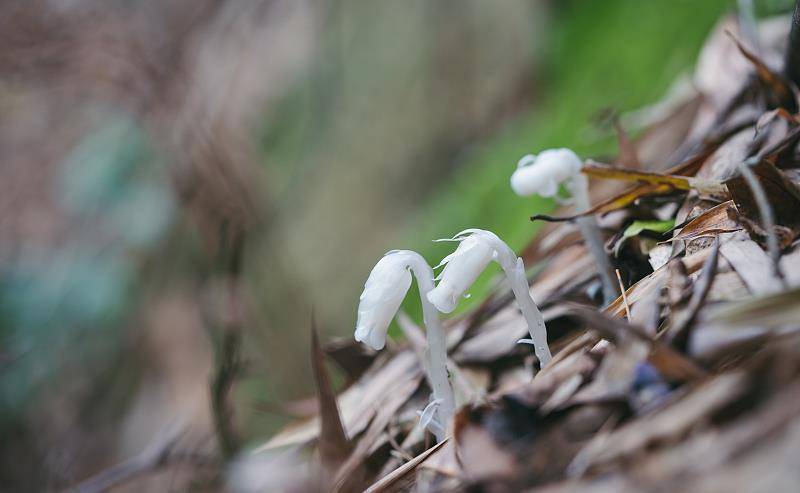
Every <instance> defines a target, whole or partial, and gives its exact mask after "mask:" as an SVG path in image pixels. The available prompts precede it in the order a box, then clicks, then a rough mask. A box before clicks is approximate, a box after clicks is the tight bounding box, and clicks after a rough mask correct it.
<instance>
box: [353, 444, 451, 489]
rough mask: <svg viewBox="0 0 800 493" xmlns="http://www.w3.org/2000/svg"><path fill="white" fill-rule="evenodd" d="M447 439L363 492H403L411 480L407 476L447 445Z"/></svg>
mask: <svg viewBox="0 0 800 493" xmlns="http://www.w3.org/2000/svg"><path fill="white" fill-rule="evenodd" d="M448 440H450V439H449V438H445V439H444V440H442V441H441V442H439V443H437V444H436V445H434V446H433V447H431V448H429V449H428V450H426V451H424V452H422V453H421V454H419V455H418V456H416V457H414V458H413V459H411V460H410V461H408V462H406V463H405V464H403V465H402V466H400V467H398V468H397V469H395V470H394V471H392V472H391V473H389V474H387V475H386V476H384V477H382V478H381V479H379V480H378V481H376V482H375V483H373V484H372V486H370V487H369V488H367V489H366V490H364V493H393V492H396V491H405V490H406V488H405V486H407V484H406V483H408V482H409V481H410V480H411V478H409V476H410V475H411V474H412V473H413V472H414V471H415V470H416V469H417V467H419V466H420V465H421V464H422V463H423V462H425V460H427V459H428V458H429V457H431V456H432V455H433V454H435V453H436V452H438V451H439V449H441V448H442V447H443V446H444V444H446V443H448Z"/></svg>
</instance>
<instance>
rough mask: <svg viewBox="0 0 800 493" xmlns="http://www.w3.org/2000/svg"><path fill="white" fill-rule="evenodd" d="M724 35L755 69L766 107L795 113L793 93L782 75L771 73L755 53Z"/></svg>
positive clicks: (728, 33)
mask: <svg viewBox="0 0 800 493" xmlns="http://www.w3.org/2000/svg"><path fill="white" fill-rule="evenodd" d="M725 33H726V34H727V35H728V37H730V38H731V39H732V40H733V42H734V43H736V47H737V48H739V51H740V52H741V53H742V55H744V57H745V58H747V60H749V61H750V63H752V64H753V67H754V68H755V69H756V76H757V77H758V80H759V81H760V82H761V83H762V84H763V86H764V89H765V92H766V97H767V105H768V107H769V108H778V107H784V108H786V109H787V110H789V111H791V112H793V113H794V112H796V111H797V100H796V99H795V95H794V91H793V90H792V87H791V85H790V84H789V82H788V81H787V80H786V79H785V78H784V77H783V76H782V75H780V74H777V73H775V72H773V70H772V69H771V68H769V67H768V66H767V64H766V63H764V62H763V61H762V60H761V59H760V58H759V57H758V56H756V54H755V53H752V52H751V51H750V50H748V49H747V48H745V47H744V45H742V43H740V42H739V40H738V39H736V36H734V35H733V34H732V33H731V32H730V31H726V32H725Z"/></svg>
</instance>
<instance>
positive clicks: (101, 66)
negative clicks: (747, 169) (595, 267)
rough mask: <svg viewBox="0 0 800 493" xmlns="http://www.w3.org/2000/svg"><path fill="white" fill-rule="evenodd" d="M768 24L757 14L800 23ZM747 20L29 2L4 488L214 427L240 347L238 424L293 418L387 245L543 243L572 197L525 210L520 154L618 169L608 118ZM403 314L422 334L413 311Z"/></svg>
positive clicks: (693, 7)
mask: <svg viewBox="0 0 800 493" xmlns="http://www.w3.org/2000/svg"><path fill="white" fill-rule="evenodd" d="M755 3H756V7H757V12H758V14H759V16H767V15H774V14H779V13H785V12H786V11H788V9H789V8H790V6H791V4H792V2H790V1H789V0H785V1H784V0H765V1H757V2H755ZM735 8H736V2H735V1H733V0H552V1H546V0H528V1H523V0H498V1H493V2H487V1H483V0H459V1H456V0H442V1H435V2H434V1H423V0H412V1H405V2H391V1H359V0H335V1H330V2H314V1H310V0H307V1H306V0H298V1H295V2H268V1H259V0H248V1H246V2H233V1H230V2H214V1H211V0H202V1H190V0H173V1H170V2H158V1H155V0H152V1H149V0H142V1H138V2H101V1H94V0H75V1H72V2H67V3H63V4H60V3H58V2H47V1H37V2H21V1H20V2H11V4H10V6H9V9H8V15H6V16H5V19H3V20H2V25H0V32H5V33H7V36H6V38H7V39H6V41H7V42H6V43H4V44H3V46H2V47H0V74H1V75H2V76H1V77H0V110H2V111H0V114H2V116H0V152H2V157H3V165H2V166H1V167H0V183H3V186H4V188H5V190H4V193H3V194H2V195H3V197H2V198H0V214H1V215H0V337H1V338H2V339H0V344H1V346H0V348H1V349H2V353H0V364H2V367H1V369H2V382H1V383H0V417H1V418H2V419H1V420H0V422H1V423H2V430H0V431H1V432H2V436H0V438H1V439H2V440H0V441H2V443H3V444H4V445H3V449H4V450H3V454H4V456H5V457H10V456H12V455H13V454H19V453H21V454H22V455H23V456H24V457H26V458H27V460H23V461H22V462H24V463H26V464H28V466H27V468H26V467H20V468H19V470H18V471H15V472H8V471H5V470H4V471H3V474H17V475H20V474H24V473H25V472H26V471H29V470H34V469H35V468H36V467H39V465H40V464H41V460H40V459H41V457H42V454H45V455H47V454H56V455H57V456H58V457H61V458H62V459H63V458H64V457H70V459H69V460H63V461H62V462H58V461H56V462H57V465H55V466H53V465H49V466H47V467H49V468H50V470H49V471H48V473H47V474H48V475H50V476H52V477H54V478H55V479H53V481H54V484H61V483H59V481H61V482H68V481H67V480H66V479H65V478H66V475H67V473H65V472H64V471H69V474H71V475H80V473H79V472H80V471H82V470H93V469H96V468H97V464H99V463H102V462H103V461H104V460H105V461H108V460H110V458H113V456H114V454H113V453H112V454H108V453H107V451H108V450H109V449H111V450H114V451H115V453H116V454H119V455H120V456H125V455H126V454H128V453H130V452H131V451H136V450H139V449H141V447H142V446H143V445H144V444H146V443H147V440H148V437H150V436H152V435H153V434H154V433H157V432H158V430H159V429H160V427H161V426H163V424H164V423H165V422H168V421H170V420H175V419H177V418H178V417H182V419H188V420H189V421H190V422H192V423H193V424H195V425H196V426H197V429H200V430H203V429H205V430H206V431H207V430H208V428H209V426H210V424H209V422H210V417H209V410H208V380H209V374H210V373H211V371H212V369H213V366H214V354H215V341H218V340H219V334H220V333H223V332H224V331H225V330H226V329H225V327H228V326H235V327H236V328H237V330H241V331H242V334H243V338H244V342H245V344H244V346H243V358H244V359H245V360H246V361H247V371H246V374H245V377H244V379H243V380H242V382H241V385H240V386H239V387H238V388H237V390H236V394H235V395H236V403H237V406H236V416H237V421H238V423H239V425H240V427H241V429H242V433H243V435H244V436H245V438H246V439H247V440H251V441H258V440H260V439H262V438H263V437H264V436H265V435H266V434H267V433H269V432H270V431H272V430H274V429H275V427H276V426H278V425H280V424H281V423H282V422H284V421H285V418H284V417H282V416H281V415H280V413H276V412H274V407H275V406H274V404H275V403H279V402H283V401H285V400H287V399H296V398H300V397H303V396H306V395H307V394H308V393H309V390H310V388H311V377H310V372H309V367H308V366H309V365H308V364H307V361H308V334H309V331H308V329H309V324H310V319H311V313H312V311H313V312H314V314H315V317H316V320H317V323H318V326H319V328H320V331H321V332H322V333H323V334H324V337H325V338H330V337H332V336H335V335H337V336H345V337H350V336H351V333H352V330H353V326H354V323H355V317H356V307H357V303H358V296H359V294H360V291H361V288H362V286H363V282H364V281H365V280H366V277H367V275H368V273H369V271H370V269H371V268H372V266H373V265H374V264H375V262H376V261H377V260H378V259H379V258H380V256H381V255H382V254H383V253H384V252H386V251H387V250H390V249H397V248H403V249H412V250H417V251H419V252H420V253H422V254H423V255H424V256H425V257H426V258H427V259H428V261H429V262H430V263H431V264H432V265H435V264H437V263H438V261H439V259H441V258H442V257H443V256H444V255H446V254H447V253H448V249H449V248H452V244H447V243H444V244H441V243H439V244H435V243H433V242H432V241H431V240H433V239H436V238H443V237H449V236H452V235H453V234H455V233H457V232H458V231H460V230H462V229H465V228H470V227H479V228H485V229H490V230H492V231H494V232H496V233H497V234H498V235H499V236H500V237H501V238H503V239H505V240H506V241H507V242H508V243H509V244H510V245H511V246H512V247H513V248H516V249H519V248H521V247H522V246H524V245H525V244H526V243H527V242H528V241H529V240H530V239H531V237H532V236H533V235H534V234H535V226H534V225H533V224H532V223H531V222H530V221H529V220H528V217H529V216H530V215H531V214H533V213H537V212H544V211H547V210H549V209H551V208H552V204H551V203H550V202H547V201H542V200H536V199H521V198H519V197H517V196H515V195H514V194H513V193H512V192H511V190H510V187H509V185H508V180H509V176H510V174H511V173H512V172H513V170H514V168H515V166H516V163H517V161H518V160H519V158H520V157H522V156H523V155H524V154H527V153H535V152H538V151H539V150H541V149H544V148H549V147H562V146H566V147H571V148H572V149H574V150H575V151H576V152H578V153H579V154H581V155H583V156H613V155H614V153H615V152H616V140H615V138H614V136H613V132H611V131H610V129H609V128H608V127H607V126H600V125H598V124H597V123H596V121H597V115H599V114H601V113H603V112H604V111H605V110H607V109H609V108H610V109H613V110H614V111H617V112H625V111H629V110H632V109H635V108H638V107H641V106H643V105H647V104H651V103H655V102H657V101H658V100H659V99H660V98H661V97H662V96H663V95H664V94H665V92H666V91H667V89H668V88H669V87H670V84H671V83H672V82H673V81H674V80H675V79H676V78H678V76H680V75H682V74H688V73H690V72H691V70H692V67H693V64H694V62H695V60H696V57H697V54H698V51H699V49H700V47H701V45H702V43H703V40H704V39H705V38H706V36H707V34H708V33H709V31H710V29H711V28H712V27H713V26H714V24H715V23H716V22H717V21H718V20H719V19H720V17H721V16H722V15H723V14H726V13H732V12H734V10H735ZM787 22H788V21H787ZM230 231H234V232H235V234H233V236H230V235H229V233H226V232H230ZM226 235H228V236H226ZM237 235H238V236H237ZM231 237H233V238H237V239H242V238H243V241H244V245H245V246H244V251H243V252H244V253H243V256H242V257H241V262H240V263H239V264H237V265H239V266H240V269H238V270H237V269H232V268H228V270H226V269H225V268H224V267H220V266H221V265H222V264H224V262H221V261H220V258H222V257H224V252H228V251H229V250H227V249H229V247H230V245H227V244H226V243H225V241H226V240H225V239H226V238H228V239H230V238H231ZM226 245H227V246H226ZM220 252H223V253H220ZM234 270H235V271H236V272H235V273H234V272H233V271H234ZM492 272H496V271H495V270H491V269H490V272H489V273H487V274H484V275H483V276H482V277H481V279H480V281H479V283H478V284H477V285H476V287H475V288H474V290H473V292H472V295H473V296H472V298H470V299H469V300H464V301H463V302H462V304H461V306H460V307H459V310H460V311H463V310H468V309H469V308H470V306H474V304H475V303H479V302H480V301H481V299H482V298H483V296H484V294H485V293H486V291H487V289H488V286H489V284H490V282H491V279H492ZM234 274H235V275H234ZM231 286H234V287H235V289H234V288H231ZM228 299H231V300H233V301H231V302H230V304H228V301H226V300H228ZM404 309H405V310H406V311H408V312H409V313H410V314H411V315H412V317H414V318H415V319H419V302H418V299H417V298H416V292H413V293H411V295H410V296H409V297H408V299H407V301H406V303H405V305H404ZM56 407H57V408H58V409H59V410H60V411H59V415H58V417H57V418H56V417H54V416H53V415H52V414H51V413H50V412H48V410H49V409H53V408H56ZM265 408H270V409H272V410H271V411H265V410H264V409H265ZM187 416H189V418H187ZM204 427H205V428H204ZM20 450H21V451H22V452H19V451H20ZM60 460H61V459H60ZM37 461H38V462H37ZM76 471H77V472H76ZM50 476H47V475H45V477H50Z"/></svg>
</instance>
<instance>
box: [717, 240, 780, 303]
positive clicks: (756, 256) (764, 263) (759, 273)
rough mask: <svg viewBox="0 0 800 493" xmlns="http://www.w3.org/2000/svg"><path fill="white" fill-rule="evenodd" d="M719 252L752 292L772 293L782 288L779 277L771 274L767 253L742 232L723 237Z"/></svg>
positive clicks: (772, 270) (770, 263)
mask: <svg viewBox="0 0 800 493" xmlns="http://www.w3.org/2000/svg"><path fill="white" fill-rule="evenodd" d="M720 252H721V253H722V256H723V257H725V260H727V261H728V262H730V264H731V265H732V266H733V268H734V270H736V272H737V273H738V274H739V276H741V278H742V280H744V283H745V284H746V285H747V287H748V289H750V292H752V293H753V294H768V293H774V292H776V291H780V290H781V289H782V284H781V281H780V279H778V278H776V277H775V275H774V274H773V273H774V269H773V263H772V260H771V259H770V258H769V255H767V254H766V252H764V250H762V249H761V247H760V246H758V244H757V243H756V242H755V241H753V240H751V239H749V238H748V237H747V235H746V234H744V233H743V232H739V233H734V234H733V235H731V237H730V238H725V239H724V240H723V241H722V244H721V246H720Z"/></svg>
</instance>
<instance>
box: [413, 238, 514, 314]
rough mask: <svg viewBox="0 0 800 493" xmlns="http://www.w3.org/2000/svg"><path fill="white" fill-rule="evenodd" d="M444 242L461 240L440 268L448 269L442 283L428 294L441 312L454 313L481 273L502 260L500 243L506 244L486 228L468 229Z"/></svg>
mask: <svg viewBox="0 0 800 493" xmlns="http://www.w3.org/2000/svg"><path fill="white" fill-rule="evenodd" d="M440 241H458V242H459V244H458V248H456V250H455V251H454V252H453V253H451V254H450V255H448V256H447V257H445V258H444V259H442V261H441V262H440V263H439V265H438V266H437V268H438V267H441V266H444V270H443V271H442V273H441V274H440V275H439V277H438V279H439V284H437V285H436V288H434V289H433V290H431V292H430V293H428V301H430V302H431V303H433V305H434V306H435V307H436V308H437V309H438V310H439V311H440V312H443V313H450V312H452V311H453V310H455V308H456V305H458V301H459V298H461V297H462V296H464V294H465V293H466V292H467V289H469V287H470V286H472V284H474V283H475V280H476V279H477V278H478V276H479V275H480V274H481V272H483V271H484V270H485V269H486V267H487V266H488V265H489V263H490V262H491V261H492V260H496V259H497V258H498V253H497V248H498V243H501V244H502V245H505V244H504V243H502V241H501V240H500V239H499V238H498V237H497V236H496V235H495V234H494V233H492V232H490V231H486V230H483V229H467V230H464V231H462V232H460V233H458V234H457V235H455V236H454V237H453V238H451V239H449V240H440Z"/></svg>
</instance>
